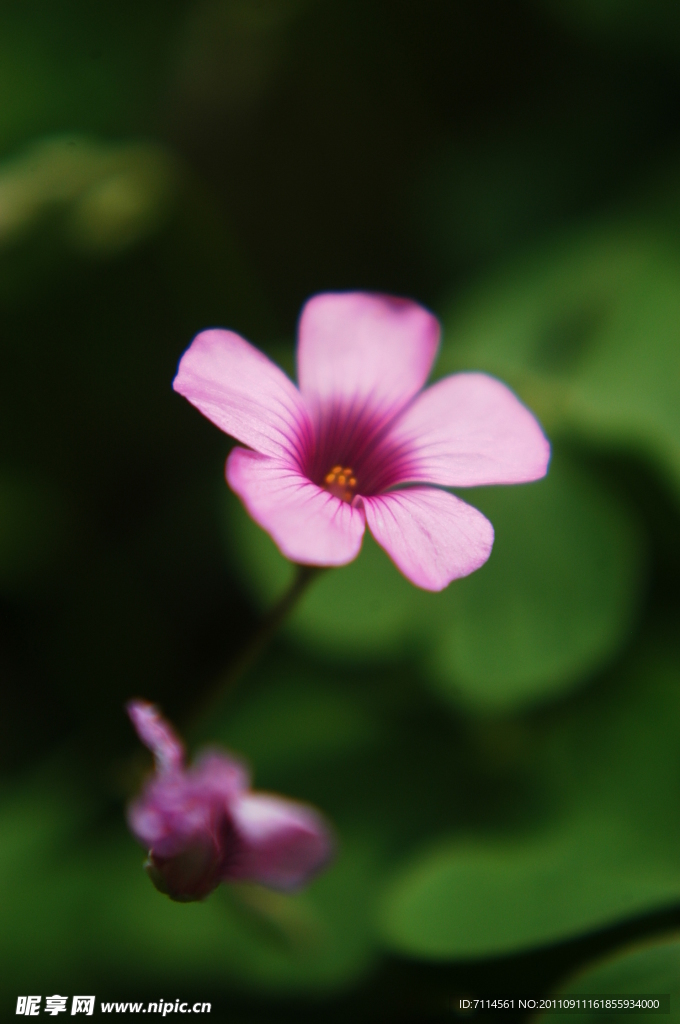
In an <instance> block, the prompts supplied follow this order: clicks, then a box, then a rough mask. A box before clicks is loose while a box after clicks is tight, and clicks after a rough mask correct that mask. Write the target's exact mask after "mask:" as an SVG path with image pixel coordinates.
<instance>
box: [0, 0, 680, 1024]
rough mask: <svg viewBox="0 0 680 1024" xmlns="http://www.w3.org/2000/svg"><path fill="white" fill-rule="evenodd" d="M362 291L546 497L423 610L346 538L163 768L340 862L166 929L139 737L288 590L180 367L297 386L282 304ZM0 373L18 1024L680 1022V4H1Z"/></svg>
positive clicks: (5, 786)
mask: <svg viewBox="0 0 680 1024" xmlns="http://www.w3.org/2000/svg"><path fill="white" fill-rule="evenodd" d="M355 288H356V289H364V290H378V291H384V292H388V293H394V294H403V295H408V296H411V297H413V298H415V299H417V300H418V301H421V302H423V303H425V304H426V305H428V306H430V308H432V309H433V310H434V311H435V312H436V313H437V314H438V315H439V316H440V317H441V319H442V321H443V325H444V342H443V348H442V353H441V355H440V359H439V362H438V364H437V367H436V369H435V372H436V374H437V375H443V374H446V373H450V372H454V371H456V370H458V369H466V368H474V369H482V370H486V371H488V372H491V373H494V374H496V375H497V376H499V377H501V378H502V379H504V380H506V381H508V383H509V384H510V385H511V386H512V387H513V388H515V389H516V391H517V392H518V394H519V395H520V396H521V397H522V398H523V400H524V401H525V402H526V403H527V404H528V405H530V407H531V408H532V409H534V410H535V412H536V413H537V415H538V416H539V418H540V419H541V421H542V423H543V424H544V426H545V429H546V431H547V433H548V434H549V436H550V438H551V441H552V442H553V446H554V456H553V462H552V465H551V469H550V473H549V475H548V477H547V479H546V480H545V481H542V482H540V483H537V484H533V485H527V486H525V487H517V488H496V489H486V490H485V489H479V490H476V491H475V492H474V493H473V494H469V495H468V497H469V498H470V500H471V501H472V502H473V503H474V504H476V505H478V506H479V507H480V508H481V509H482V510H483V511H484V512H485V513H486V514H487V515H488V516H489V518H491V520H492V521H493V523H494V526H495V528H496V544H495V548H494V552H493V554H492V557H491V559H490V561H489V563H488V564H487V566H485V567H484V568H483V569H481V570H480V571H479V572H478V573H476V574H475V575H474V576H472V577H470V578H469V579H467V580H463V581H459V582H456V583H453V584H452V585H451V586H450V587H449V588H448V590H447V591H446V592H444V593H443V594H440V595H432V594H426V593H424V592H422V591H417V590H416V589H415V588H413V587H412V586H411V585H410V584H408V583H407V582H406V581H405V580H404V579H403V578H402V577H400V576H399V574H398V573H397V571H396V570H395V569H394V567H393V566H392V565H391V563H390V562H389V561H388V560H387V558H386V557H385V556H384V554H383V553H382V552H381V550H380V549H379V548H377V546H376V545H375V544H374V543H373V542H372V541H371V540H370V538H367V540H366V542H365V544H364V550H363V551H362V554H361V556H360V558H359V559H358V560H357V562H355V563H354V564H352V565H351V566H348V567H346V568H343V569H340V570H337V571H333V572H332V573H328V574H325V575H324V576H322V577H321V578H320V579H319V580H318V581H317V582H316V583H315V585H314V587H313V588H312V589H310V591H309V592H308V594H307V595H306V596H305V598H304V600H303V601H302V603H301V604H300V606H299V607H298V608H297V609H296V611H295V613H294V615H293V616H292V618H291V620H290V621H289V623H288V624H287V625H286V627H285V629H284V630H283V631H282V632H281V633H280V634H279V636H278V637H277V639H276V640H275V642H274V644H273V645H272V647H271V649H270V650H269V652H268V653H267V655H266V656H265V658H264V659H263V661H262V662H261V663H260V664H259V665H258V666H257V667H256V668H255V669H253V670H252V671H251V672H250V674H249V675H248V676H247V677H246V678H245V679H243V680H242V681H241V683H240V685H239V687H238V688H237V689H236V690H235V691H234V692H233V693H231V694H229V695H227V696H225V698H224V699H223V701H222V702H221V704H220V706H219V708H217V709H216V710H215V711H214V712H213V713H212V714H211V715H210V716H209V718H208V719H207V720H206V719H204V720H203V722H202V724H201V725H200V726H194V727H193V728H191V729H190V731H189V736H188V741H189V743H190V745H191V746H192V748H195V746H196V745H200V743H201V742H206V741H212V742H221V743H223V744H224V745H226V746H229V747H230V748H231V749H233V750H235V751H237V752H238V753H240V754H241V755H242V756H244V757H246V758H247V759H248V760H249V761H250V763H251V766H252V768H253V773H254V777H255V785H256V786H257V787H258V788H263V789H272V790H276V791H280V792H283V793H286V794H288V795H290V796H292V797H297V798H300V799H306V800H309V801H312V802H314V803H315V804H316V805H318V806H319V807H320V808H321V809H322V810H323V811H324V812H325V813H326V814H327V815H328V816H329V817H330V818H331V820H332V821H333V822H334V826H335V828H336V830H337V834H338V839H339V851H340V852H339V856H338V860H337V862H336V864H335V865H334V866H333V867H332V868H331V869H330V870H329V871H328V872H327V873H326V874H325V875H324V876H322V877H321V878H319V879H318V880H317V881H315V882H314V884H313V885H312V886H311V887H310V889H309V890H308V891H307V892H305V893H303V894H301V895H300V896H297V897H292V898H291V897H282V896H278V895H272V894H269V893H266V892H264V891H261V890H259V889H256V888H252V887H240V888H237V889H227V888H226V887H223V888H222V889H221V890H220V891H218V892H217V893H216V894H214V895H213V896H212V897H211V898H210V899H209V900H207V901H206V902H205V903H204V904H197V905H179V904H173V903H171V902H170V901H168V900H167V899H165V898H164V897H162V896H160V895H159V894H157V893H156V892H155V891H154V890H153V889H152V887H151V886H150V884H149V883H148V881H147V879H146V877H145V876H144V873H143V872H142V870H141V863H142V860H143V851H142V850H141V849H140V848H139V847H138V846H137V844H136V843H135V841H134V840H133V839H132V837H131V836H130V835H129V834H128V832H127V830H126V828H125V825H124V818H123V812H124V805H125V802H126V801H127V800H128V799H129V798H130V796H131V795H132V794H133V793H134V792H135V791H136V789H137V787H138V786H139V784H140V781H141V779H142V778H143V775H144V772H145V770H147V769H148V764H149V762H148V760H147V758H146V756H145V754H144V752H143V751H142V750H141V749H140V745H139V744H138V743H137V742H136V740H135V738H134V736H133V734H132V730H131V728H130V726H129V724H128V722H127V720H126V718H125V715H124V713H123V704H124V701H125V700H126V699H128V698H129V697H132V696H142V697H145V698H148V699H151V700H154V701H157V702H158V703H159V704H160V705H161V706H162V708H163V709H164V711H165V712H166V713H167V715H168V716H169V717H170V718H171V719H172V720H174V721H176V722H177V723H178V724H179V725H180V726H182V727H184V725H185V724H186V723H187V722H189V721H190V720H191V716H192V710H193V708H194V707H195V706H196V705H197V704H198V703H199V701H200V699H201V697H202V695H203V694H204V693H208V692H209V690H210V689H211V688H212V687H213V686H214V685H215V682H216V680H218V679H219V677H220V674H221V673H222V672H223V671H224V670H225V669H226V667H227V666H228V664H229V662H230V660H231V659H232V658H233V657H234V656H235V655H236V654H237V653H238V651H239V649H240V646H241V645H242V643H243V642H244V638H246V637H247V636H248V634H249V632H251V631H252V630H254V629H255V627H256V624H257V620H258V616H259V615H260V614H261V613H262V611H263V609H265V608H266V607H268V606H269V605H270V604H271V603H272V602H273V601H274V600H276V597H277V595H279V594H280V593H281V592H282V590H283V589H284V588H285V586H286V583H287V581H288V580H289V579H290V577H291V573H292V569H291V567H290V566H289V565H288V564H287V563H286V562H285V560H283V559H282V558H281V556H280V555H278V553H277V551H276V550H275V548H274V546H273V544H272V543H271V541H269V539H268V538H267V537H266V536H265V535H264V534H262V533H261V531H259V529H258V528H257V527H255V526H254V525H253V524H252V523H251V522H250V521H249V520H248V519H247V517H246V515H245V513H244V511H243V510H242V508H241V507H240V505H239V503H238V502H237V501H236V499H235V498H234V497H233V496H231V495H230V493H229V491H228V489H227V487H226V484H225V483H224V479H223V466H224V460H225V457H226V455H227V452H228V450H229V447H230V444H231V442H230V440H229V439H228V438H227V437H225V436H224V435H222V434H220V433H219V431H217V430H216V429H215V428H214V427H213V426H212V425H211V424H210V423H208V422H207V421H205V420H203V419H202V418H201V417H200V415H199V414H198V413H197V412H196V411H195V410H194V409H192V408H191V407H190V406H189V405H188V403H186V402H185V401H184V400H183V399H181V398H180V397H179V396H177V395H175V394H174V393H173V392H172V390H171V387H170V385H171V381H172V377H173V375H174V372H175V368H176V364H177V360H178V359H179V357H180V355H181V354H182V352H183V351H184V349H185V348H186V347H187V345H188V343H189V341H190V340H191V338H192V336H193V334H195V333H196V332H197V331H198V330H200V329H202V328H204V327H207V326H213V325H219V326H224V327H230V328H232V329H234V330H237V331H239V332H241V333H242V334H243V335H244V336H246V337H247V338H249V339H250V340H251V341H253V342H254V343H255V344H257V345H258V346H260V347H262V348H263V349H265V350H266V351H267V352H268V353H269V354H270V355H271V356H272V358H274V359H276V360H277V361H278V362H280V363H281V364H282V365H283V366H284V367H286V368H287V369H289V370H290V371H291V372H292V367H293V345H294V336H295V322H296V318H297V315H298V312H299V309H300V307H301V305H302V304H303V302H304V301H305V299H306V298H307V297H309V296H310V295H311V294H314V293H315V292H320V291H324V290H330V289H337V290H340V289H355ZM0 343H1V345H2V364H1V365H2V374H1V375H0V389H1V397H0V438H1V444H2V455H1V458H0V679H1V681H2V686H1V699H2V705H1V708H0V760H1V764H2V780H1V783H0V865H1V867H0V890H2V895H1V905H2V912H1V913H2V916H1V933H0V957H1V960H0V962H1V963H2V970H1V971H0V974H1V980H0V987H1V988H2V993H1V999H2V1006H3V1011H2V1012H3V1014H6V1015H7V1017H8V1018H9V1017H12V1019H15V1018H14V1007H15V1005H16V997H17V995H20V994H27V993H42V995H43V996H45V995H48V994H52V993H53V992H59V993H62V994H68V995H72V994H75V993H80V992H94V993H96V994H97V996H98V998H99V999H130V1000H153V999H158V998H160V997H161V996H162V997H163V998H164V999H172V1000H173V1001H174V999H175V998H177V997H180V998H186V999H189V1000H193V999H194V998H195V999H200V1000H203V999H209V1000H212V1003H213V1014H212V1018H211V1019H216V1020H225V1021H227V1020H228V1021H234V1022H240V1021H249V1022H250V1021H253V1022H259V1021H262V1022H265V1021H267V1022H270V1021H272V1022H273V1021H288V1020H291V1021H293V1020H295V1021H312V1020H314V1021H316V1020H323V1021H335V1020H337V1021H341V1020H342V1021H344V1020H348V1019H352V1020H367V1021H369V1020H370V1021H379V1020H385V1021H390V1022H391V1021H420V1020H426V1019H433V1020H436V1019H441V1020H448V1019H452V1018H453V1017H454V1016H455V1014H454V1011H453V1005H454V1002H455V998H456V996H457V995H458V994H460V993H464V994H473V995H477V996H483V997H489V996H493V995H496V994H502V993H505V994H509V993H513V992H515V993H521V992H523V993H524V994H533V995H537V994H541V993H543V992H547V991H553V990H556V989H558V988H560V987H564V986H569V988H570V991H593V990H594V989H593V988H590V989H588V988H586V987H585V986H586V985H591V984H592V985H593V986H595V988H597V986H598V985H600V986H601V985H609V984H611V985H614V984H616V985H618V986H623V985H624V984H626V983H627V980H630V979H631V978H632V979H634V981H635V984H638V983H639V985H640V986H641V988H642V990H646V991H650V990H654V986H664V988H663V990H664V991H671V992H672V993H675V992H676V991H680V973H678V972H679V968H678V956H677V949H676V946H675V945H673V944H671V945H668V944H666V942H665V939H666V937H667V933H672V932H673V931H674V930H678V929H680V630H679V629H678V611H679V597H678V580H679V576H680V539H679V537H680V533H679V527H680V515H679V509H680V13H679V10H678V7H677V4H676V3H675V2H674V0H618V2H614V0H578V2H577V0H533V2H531V0H525V2H518V0H507V2H503V3H498V2H495V0H428V2H427V3H421V4H414V3H406V2H402V0H382V2H380V0H361V2H354V0H342V2H335V0H200V2H196V0H194V2H187V0H163V2H162V3H161V2H158V3H156V2H149V0H146V2H142V3H139V2H137V3H132V2H129V0H118V2H116V3H112V2H106V3H99V4H96V5H94V4H91V3H85V2H83V0H72V2H58V0H52V2H51V3H46V2H44V0H43V2H39V0H21V2H18V0H17V2H12V0H5V2H4V4H3V5H2V8H1V10H0ZM463 496H465V494H464V495H463ZM660 940H664V941H662V942H661V944H660V945H656V943H658V942H659V941H660ZM643 941H644V942H647V943H649V942H651V943H652V946H651V947H650V948H649V949H646V950H645V951H643V952H642V953H640V952H632V953H631V952H629V951H628V946H629V945H630V944H633V945H636V944H639V943H641V942H643ZM603 956H609V957H614V958H615V962H614V964H613V966H612V965H609V966H605V967H598V966H597V965H596V964H595V965H594V966H593V964H594V962H595V961H597V960H598V959H599V958H601V957H603ZM617 957H618V958H621V957H623V959H616V958H617ZM579 971H580V972H584V971H585V972H586V973H585V974H582V975H578V972H579ZM575 973H576V980H571V979H572V976H573V975H574V974H575ZM581 977H583V979H584V980H583V981H581V980H579V979H580V978H581ZM630 983H631V984H632V983H633V982H632V981H631V982H630ZM579 985H583V986H584V987H583V988H581V989H579V988H578V986H579ZM618 990H619V991H625V989H624V988H622V987H620V988H619V989H618ZM673 1006H674V1003H672V1007H673ZM679 1010H680V1008H678V1007H675V1009H674V1010H673V1011H672V1017H674V1016H675V1015H677V1013H678V1012H679ZM95 1012H98V1011H95ZM505 1019H507V1020H509V1019H511V1018H510V1017H506V1018H505Z"/></svg>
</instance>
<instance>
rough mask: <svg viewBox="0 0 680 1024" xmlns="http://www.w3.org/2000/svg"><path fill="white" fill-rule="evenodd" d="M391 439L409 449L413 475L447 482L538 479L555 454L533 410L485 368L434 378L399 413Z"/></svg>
mask: <svg viewBox="0 0 680 1024" xmlns="http://www.w3.org/2000/svg"><path fill="white" fill-rule="evenodd" d="M389 439H390V440H391V441H393V442H395V443H397V444H399V445H403V446H404V447H405V448H406V449H408V450H410V453H411V458H412V464H413V469H414V470H415V471H416V473H415V475H414V476H412V477H411V479H412V480H420V481H423V482H425V481H426V482H427V483H433V484H442V485H444V486H446V487H473V486H478V485H483V484H518V483H526V482H527V481H529V480H538V479H540V478H541V477H542V476H545V473H546V470H547V468H548V461H549V459H550V444H549V443H548V441H547V439H546V437H545V435H544V433H543V431H542V430H541V428H540V426H539V424H538V422H537V420H536V419H535V417H534V416H533V415H532V413H530V412H529V410H528V409H527V408H525V406H523V405H522V403H521V402H520V401H519V399H518V398H517V397H516V396H515V395H514V394H513V393H512V391H510V389H509V388H508V387H506V386H505V384H501V382H500V381H498V380H495V378H494V377H488V376H487V375H486V374H484V373H458V374H456V375H455V376H452V377H445V378H444V380H440V381H439V382H438V383H437V384H433V385H432V387H430V388H428V389H427V390H426V391H424V392H423V393H422V395H419V396H418V398H416V400H415V401H414V402H413V404H412V405H411V406H410V407H409V408H408V409H407V410H406V411H405V412H404V414H403V415H402V416H400V417H399V420H398V422H397V423H396V424H395V425H394V427H393V429H392V430H391V431H390V434H389Z"/></svg>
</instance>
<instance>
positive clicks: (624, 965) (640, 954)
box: [538, 936, 680, 1024]
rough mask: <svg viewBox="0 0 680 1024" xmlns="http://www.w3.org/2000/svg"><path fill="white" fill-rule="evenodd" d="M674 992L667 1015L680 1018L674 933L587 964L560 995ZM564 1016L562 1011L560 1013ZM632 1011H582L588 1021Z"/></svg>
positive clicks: (678, 947)
mask: <svg viewBox="0 0 680 1024" xmlns="http://www.w3.org/2000/svg"><path fill="white" fill-rule="evenodd" d="M591 993H592V994H593V995H596V994H599V995H607V994H609V993H611V994H612V995H613V994H616V995H624V996H625V995H638V996H639V995H642V994H646V995H660V994H665V995H670V997H671V1012H670V1016H669V1017H667V1018H666V1019H668V1020H670V1021H677V1020H680V940H679V939H678V938H677V937H675V936H670V937H668V938H667V939H665V940H664V941H663V942H655V943H653V944H651V943H650V944H648V945H647V944H645V945H641V946H636V947H634V948H632V949H627V950H625V951H624V952H623V953H621V952H619V953H616V954H614V955H613V956H608V957H607V958H606V959H605V960H602V961H600V962H599V963H597V964H594V965H591V966H589V967H587V968H586V969H585V970H584V971H579V973H578V974H577V975H576V976H575V977H574V978H572V979H571V980H570V981H569V982H568V983H567V984H566V985H565V986H563V987H560V991H559V995H560V996H569V995H572V994H574V995H576V994H578V995H581V994H583V995H589V994H591ZM559 1016H560V1017H561V1016H562V1015H561V1014H560V1015H559ZM629 1018H630V1013H622V1012H617V1011H611V1012H603V1011H601V1010H599V1011H597V1012H592V1013H580V1014H579V1019H584V1020H586V1021H595V1020H598V1021H603V1022H605V1024H606V1022H613V1021H627V1020H628V1019H629ZM538 1019H539V1020H541V1021H544V1020H557V1019H558V1015H557V1014H552V1013H546V1014H542V1015H541V1017H540V1018H538Z"/></svg>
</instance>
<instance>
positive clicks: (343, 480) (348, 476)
mask: <svg viewBox="0 0 680 1024" xmlns="http://www.w3.org/2000/svg"><path fill="white" fill-rule="evenodd" d="M324 485H325V487H326V490H327V491H329V492H330V494H332V495H334V496H335V497H336V498H340V499H341V500H342V501H346V502H348V503H349V504H351V503H352V501H353V500H354V488H355V487H356V485H357V478H356V477H355V476H354V473H353V472H352V467H351V466H340V465H337V466H333V468H332V469H331V470H330V472H328V473H326V476H325V477H324Z"/></svg>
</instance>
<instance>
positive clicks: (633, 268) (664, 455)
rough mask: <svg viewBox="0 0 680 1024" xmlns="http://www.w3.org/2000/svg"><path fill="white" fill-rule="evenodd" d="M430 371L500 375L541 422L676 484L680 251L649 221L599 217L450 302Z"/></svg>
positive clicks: (679, 464)
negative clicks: (641, 459)
mask: <svg viewBox="0 0 680 1024" xmlns="http://www.w3.org/2000/svg"><path fill="white" fill-rule="evenodd" d="M446 323H447V342H446V346H445V348H444V351H443V354H442V359H441V362H440V365H439V367H438V371H439V372H442V373H449V372H451V371H452V370H456V369H465V368H474V369H483V370H488V371H489V372H491V373H494V374H497V375H498V376H499V377H501V378H503V379H505V380H508V381H509V382H510V383H511V384H512V385H513V386H514V387H515V388H516V389H517V391H518V392H519V394H520V395H521V396H522V398H523V399H524V400H525V401H526V402H527V404H528V405H529V406H530V407H531V408H532V409H534V411H536V412H537V413H538V415H539V417H540V418H541V419H542V421H543V422H544V424H545V425H546V427H547V428H548V430H549V432H550V433H551V434H553V433H554V432H556V431H560V432H567V433H568V432H571V433H577V434H578V435H580V436H586V437H588V438H591V439H595V440H596V441H598V442H606V443H609V444H612V443H614V444H616V445H618V446H625V447H626V448H628V449H633V450H636V451H641V452H644V453H645V454H646V455H647V456H648V457H650V458H651V459H652V460H653V461H655V462H657V463H659V464H660V465H662V466H663V467H664V468H665V470H666V472H669V473H670V474H671V476H672V478H673V479H674V482H675V484H676V487H677V488H678V489H680V403H678V401H677V382H678V379H680V259H679V257H678V251H677V248H676V247H674V246H671V245H669V244H668V243H667V242H666V241H665V240H664V239H663V237H662V236H661V235H660V234H659V233H658V232H656V231H655V229H654V228H653V227H652V226H650V227H641V226H639V225H637V224H635V223H633V224H629V225H628V226H625V225H614V226H612V225H608V224H605V225H603V226H597V225H596V226H595V227H593V228H589V229H586V230H583V231H581V232H580V233H578V234H574V235H572V236H570V237H568V238H563V239H562V240H560V241H558V242H557V243H552V244H551V245H550V246H549V247H547V248H545V249H543V250H541V251H538V252H535V253H534V255H533V256H532V257H531V258H530V259H527V260H524V261H523V262H522V263H521V264H520V265H517V264H516V263H513V266H512V268H511V269H509V270H508V271H507V272H506V273H505V274H501V275H499V276H498V277H497V278H496V279H495V280H493V281H489V282H487V283H485V284H482V285H481V286H480V287H478V288H477V290H476V292H475V293H474V294H472V295H470V296H469V297H468V299H467V300H463V301H462V302H460V303H457V304H456V307H455V308H454V309H453V310H452V312H451V315H450V316H449V317H447V320H446Z"/></svg>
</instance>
